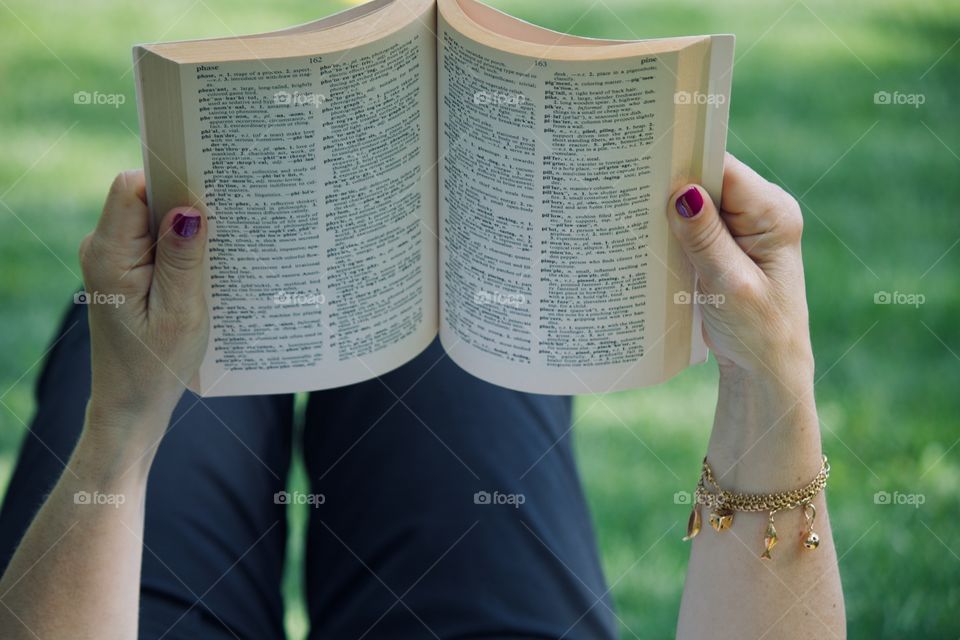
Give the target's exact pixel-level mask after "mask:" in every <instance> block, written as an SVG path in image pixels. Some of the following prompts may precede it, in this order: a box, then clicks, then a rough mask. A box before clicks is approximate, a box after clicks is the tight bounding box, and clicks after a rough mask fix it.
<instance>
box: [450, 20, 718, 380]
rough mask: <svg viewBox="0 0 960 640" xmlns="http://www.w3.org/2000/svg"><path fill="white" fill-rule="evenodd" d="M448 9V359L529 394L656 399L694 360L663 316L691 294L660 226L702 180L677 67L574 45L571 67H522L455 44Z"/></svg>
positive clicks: (682, 333)
mask: <svg viewBox="0 0 960 640" xmlns="http://www.w3.org/2000/svg"><path fill="white" fill-rule="evenodd" d="M447 4H451V3H447ZM442 9H443V5H441V15H440V17H439V19H438V35H439V41H440V50H439V63H438V74H439V75H438V115H439V130H438V131H439V136H440V137H439V157H440V169H441V170H440V178H439V179H440V183H439V185H440V196H439V208H440V229H441V234H440V235H441V243H440V258H439V259H440V309H441V310H440V313H441V326H440V336H441V340H442V342H443V345H444V348H445V349H446V350H447V352H448V353H449V354H450V356H451V357H452V358H453V359H454V360H455V361H456V362H457V363H458V364H459V365H460V366H462V367H463V368H464V369H466V370H467V371H469V372H471V373H473V374H474V375H476V376H478V377H480V378H483V379H485V380H488V381H490V382H493V383H495V384H499V385H502V386H507V387H511V388H515V389H520V390H524V391H529V392H536V393H562V394H574V393H602V392H607V391H614V390H619V389H626V388H633V387H638V386H644V385H649V384H655V383H657V382H661V381H663V380H665V379H666V378H668V377H669V376H670V375H673V374H674V373H676V372H677V371H679V370H680V369H682V368H684V367H685V366H687V365H688V364H690V363H691V360H695V359H698V358H702V357H703V356H704V355H705V352H704V351H703V350H702V349H700V344H701V343H702V336H701V335H700V325H699V318H698V317H696V315H695V310H694V308H693V307H692V305H689V304H685V305H684V306H682V307H681V308H679V309H677V308H675V307H676V305H675V303H674V300H675V294H676V293H682V292H684V291H686V292H692V291H694V290H695V289H694V286H695V284H694V280H693V273H692V270H691V269H690V268H689V265H688V264H686V261H685V260H683V259H682V256H680V255H679V254H678V247H677V246H676V245H675V242H674V241H673V239H672V236H670V231H669V228H668V226H667V220H666V217H665V216H666V213H665V212H666V205H667V201H668V198H669V196H670V194H671V192H672V189H673V188H675V187H678V186H679V184H677V182H678V180H681V179H683V176H682V175H681V174H683V173H687V176H688V178H690V179H696V177H697V176H698V175H699V173H700V172H701V168H702V167H701V166H700V162H699V159H698V160H697V161H696V162H695V161H694V156H698V158H699V156H702V154H703V150H702V148H698V145H697V144H696V141H697V140H699V139H700V138H701V137H702V136H703V130H702V129H703V122H702V117H700V116H701V115H702V109H693V110H690V111H689V112H687V113H686V115H687V118H686V121H685V122H682V123H678V121H677V116H678V112H677V110H676V109H675V103H674V96H675V92H676V89H677V87H678V86H680V85H684V83H685V82H689V78H687V79H685V80H684V79H682V78H681V77H679V76H678V72H677V69H678V68H679V67H680V66H681V62H682V61H681V58H682V55H681V53H680V52H678V51H663V50H660V51H658V52H656V53H653V54H644V53H643V52H642V51H637V53H636V54H635V55H632V56H629V55H628V56H623V55H622V54H621V56H620V57H614V56H610V57H608V59H603V60H599V59H590V56H589V54H585V53H584V52H583V49H584V48H585V47H584V45H583V43H582V42H577V43H575V44H572V43H571V45H570V46H569V47H568V48H569V49H573V48H574V47H576V48H577V49H579V50H580V51H579V52H577V53H575V54H572V55H571V56H570V57H569V58H570V59H558V58H554V57H533V56H526V55H522V53H521V54H518V53H514V52H507V51H504V50H502V49H501V48H494V47H491V46H487V45H486V44H482V43H480V42H477V41H476V40H474V39H471V38H470V37H467V36H465V35H464V34H463V33H461V32H460V31H459V30H457V29H454V28H452V27H451V25H450V24H449V23H448V22H447V20H446V19H445V17H444V15H443V11H442ZM499 15H502V14H499ZM538 37H539V34H538ZM700 42H702V43H706V44H709V38H701V39H700ZM693 44H694V45H695V44H696V43H693ZM558 48H560V47H558ZM661 48H662V47H661ZM701 48H703V47H701ZM548 49H549V46H548ZM607 49H608V50H609V49H610V47H607ZM578 58H579V59H578ZM700 58H701V60H699V61H697V62H698V63H700V62H702V58H703V56H702V55H701V56H700ZM678 125H682V128H684V129H685V132H684V134H683V135H679V136H678V135H677V133H676V132H675V129H677V128H678ZM700 146H701V147H702V145H700ZM694 165H695V166H694ZM681 304H682V305H683V304H684V303H683V302H682V300H681Z"/></svg>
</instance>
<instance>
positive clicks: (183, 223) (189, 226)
mask: <svg viewBox="0 0 960 640" xmlns="http://www.w3.org/2000/svg"><path fill="white" fill-rule="evenodd" d="M171 226H172V227H173V231H174V232H175V233H176V234H177V235H178V236H180V237H181V238H192V237H193V236H195V235H197V231H199V230H200V216H198V215H185V214H182V213H178V214H177V215H175V216H173V225H171Z"/></svg>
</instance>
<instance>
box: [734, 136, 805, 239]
mask: <svg viewBox="0 0 960 640" xmlns="http://www.w3.org/2000/svg"><path fill="white" fill-rule="evenodd" d="M720 209H721V211H722V213H721V215H722V217H723V219H724V222H726V223H727V227H728V228H729V229H730V233H731V234H732V235H733V236H734V237H742V236H753V235H760V234H767V233H774V232H778V231H784V232H788V233H786V234H785V237H786V236H789V238H788V239H790V240H792V239H793V235H795V234H794V233H792V232H794V231H796V229H795V226H796V223H797V222H801V223H802V220H800V209H799V206H798V205H797V203H796V201H795V200H794V199H793V198H792V197H791V196H790V195H789V194H788V193H787V192H785V191H784V190H783V189H781V188H780V187H779V186H777V185H775V184H773V183H772V182H769V181H767V180H766V179H765V178H763V176H761V175H760V174H758V173H757V172H756V171H754V170H753V169H751V168H750V167H748V166H747V165H745V164H744V163H743V162H741V161H740V160H738V159H737V158H736V157H735V156H733V155H732V154H730V153H728V154H727V156H726V159H725V160H724V166H723V195H722V197H721V202H720ZM776 239H777V238H774V240H776ZM769 240H770V239H767V240H766V242H768V243H769ZM759 241H761V240H760V239H758V242H759Z"/></svg>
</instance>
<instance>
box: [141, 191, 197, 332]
mask: <svg viewBox="0 0 960 640" xmlns="http://www.w3.org/2000/svg"><path fill="white" fill-rule="evenodd" d="M206 226H207V225H206V219H205V218H204V215H203V213H201V212H200V211H198V210H197V209H192V208H190V207H177V208H175V209H172V210H171V211H170V212H169V213H167V215H166V216H164V218H163V220H162V221H161V222H160V227H159V231H158V232H159V236H158V238H157V253H156V258H155V260H154V267H153V283H152V285H151V288H150V307H151V310H153V309H156V308H159V309H161V310H163V311H164V312H171V313H176V314H190V313H192V312H193V311H196V310H198V309H200V308H202V307H203V305H202V302H203V286H204V282H203V275H204V274H203V256H204V251H205V248H206V236H207V230H206ZM158 305H159V306H158Z"/></svg>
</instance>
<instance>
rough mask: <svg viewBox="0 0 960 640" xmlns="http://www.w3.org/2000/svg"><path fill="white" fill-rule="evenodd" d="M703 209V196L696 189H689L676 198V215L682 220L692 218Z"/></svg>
mask: <svg viewBox="0 0 960 640" xmlns="http://www.w3.org/2000/svg"><path fill="white" fill-rule="evenodd" d="M701 209H703V196H702V195H700V190H699V189H697V188H696V187H690V188H689V189H687V190H686V191H685V192H684V194H683V195H682V196H680V197H679V198H677V213H679V214H680V215H681V216H683V217H684V218H692V217H693V216H695V215H697V214H698V213H700V210H701Z"/></svg>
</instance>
